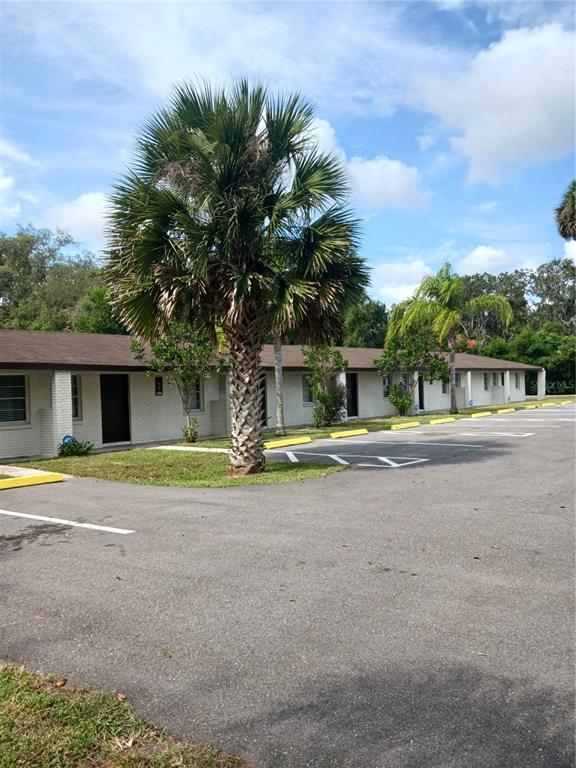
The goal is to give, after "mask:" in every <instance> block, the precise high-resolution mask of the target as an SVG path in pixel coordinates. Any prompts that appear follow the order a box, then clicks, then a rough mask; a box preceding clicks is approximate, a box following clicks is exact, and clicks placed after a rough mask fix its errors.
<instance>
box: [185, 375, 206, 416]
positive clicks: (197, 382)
mask: <svg viewBox="0 0 576 768" xmlns="http://www.w3.org/2000/svg"><path fill="white" fill-rule="evenodd" d="M186 396H187V398H188V404H189V406H190V409H191V410H192V411H201V410H202V381H201V379H199V378H198V379H194V381H193V382H192V383H191V384H190V386H189V387H188V391H187V393H186Z"/></svg>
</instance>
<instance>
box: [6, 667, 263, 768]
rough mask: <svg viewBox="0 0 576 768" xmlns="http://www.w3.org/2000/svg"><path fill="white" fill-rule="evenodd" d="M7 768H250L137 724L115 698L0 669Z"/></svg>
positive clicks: (127, 707)
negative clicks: (81, 767) (84, 767)
mask: <svg viewBox="0 0 576 768" xmlns="http://www.w3.org/2000/svg"><path fill="white" fill-rule="evenodd" d="M0 745H1V746H0V768H79V767H80V766H86V767H87V766H93V768H105V767H106V768H172V766H174V767H176V766H178V767H179V768H249V766H248V763H246V762H245V761H244V760H241V759H240V758H235V757H230V756H228V755H225V754H223V753H222V752H220V751H218V750H216V749H213V748H212V747H208V746H196V745H186V744H181V743H179V742H177V741H175V740H174V739H173V738H172V737H170V736H169V735H168V734H167V733H166V732H164V731H158V730H156V729H155V728H152V727H151V726H149V725H148V724H147V723H145V722H143V721H142V720H138V719H137V718H136V717H135V716H134V713H133V712H132V709H131V707H130V705H129V704H128V703H127V702H126V701H123V700H119V699H118V698H117V697H116V696H112V695H110V694H105V693H97V692H94V691H89V690H86V689H82V688H76V689H70V690H68V689H66V688H65V687H63V688H60V687H58V686H57V685H55V683H54V681H53V680H51V679H50V678H47V677H43V676H42V675H39V674H36V673H32V672H28V671H26V670H25V669H23V668H17V667H14V666H12V665H8V664H1V665H0Z"/></svg>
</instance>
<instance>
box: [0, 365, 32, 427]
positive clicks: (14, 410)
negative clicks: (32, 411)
mask: <svg viewBox="0 0 576 768" xmlns="http://www.w3.org/2000/svg"><path fill="white" fill-rule="evenodd" d="M27 420H28V397H27V393H26V376H0V423H2V422H4V423H11V422H19V421H27Z"/></svg>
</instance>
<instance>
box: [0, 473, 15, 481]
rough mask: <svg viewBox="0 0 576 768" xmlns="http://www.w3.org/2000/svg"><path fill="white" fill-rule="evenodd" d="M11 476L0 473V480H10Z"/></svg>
mask: <svg viewBox="0 0 576 768" xmlns="http://www.w3.org/2000/svg"><path fill="white" fill-rule="evenodd" d="M11 479H12V475H3V474H1V473H0V480H11Z"/></svg>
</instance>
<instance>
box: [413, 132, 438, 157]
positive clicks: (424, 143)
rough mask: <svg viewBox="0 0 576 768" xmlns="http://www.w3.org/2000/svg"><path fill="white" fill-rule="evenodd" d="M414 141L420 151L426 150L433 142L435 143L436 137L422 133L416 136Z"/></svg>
mask: <svg viewBox="0 0 576 768" xmlns="http://www.w3.org/2000/svg"><path fill="white" fill-rule="evenodd" d="M416 141H417V142H418V146H419V147H420V149H421V150H422V152H427V151H428V150H429V149H430V148H431V147H433V146H434V144H436V142H437V141H438V137H437V136H434V135H433V134H431V133H423V134H422V135H421V136H416Z"/></svg>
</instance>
